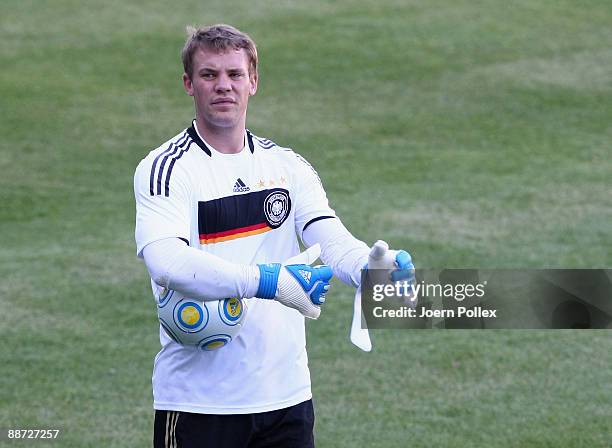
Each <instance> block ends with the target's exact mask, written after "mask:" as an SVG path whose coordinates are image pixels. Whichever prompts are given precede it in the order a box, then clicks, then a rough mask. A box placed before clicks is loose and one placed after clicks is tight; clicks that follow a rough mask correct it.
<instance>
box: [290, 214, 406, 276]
mask: <svg viewBox="0 0 612 448" xmlns="http://www.w3.org/2000/svg"><path fill="white" fill-rule="evenodd" d="M302 240H303V241H304V244H305V245H306V246H311V245H313V244H316V243H318V244H320V245H321V260H323V262H324V263H325V264H328V265H329V266H330V267H331V268H332V271H333V272H334V274H335V275H336V277H338V278H339V279H341V280H342V281H343V282H344V283H346V284H349V285H352V286H354V287H358V286H359V285H360V284H361V270H362V269H376V270H377V271H379V273H380V274H382V275H379V276H377V278H380V279H382V281H384V282H385V283H394V282H397V281H401V280H408V281H410V282H412V281H414V265H413V263H412V257H411V256H410V254H409V253H408V252H407V251H405V250H391V249H389V246H388V244H387V243H385V242H384V241H380V240H379V241H377V242H376V243H374V245H373V246H372V247H371V248H370V247H368V246H367V245H366V244H365V243H364V242H363V241H360V240H358V239H357V238H355V237H354V236H353V235H352V234H351V233H350V232H349V231H348V229H347V228H346V227H344V225H343V224H342V222H340V219H338V218H334V219H324V220H319V221H317V222H315V223H313V224H312V225H310V226H309V227H308V228H306V230H305V231H304V232H303V234H302Z"/></svg>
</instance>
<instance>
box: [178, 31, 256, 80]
mask: <svg viewBox="0 0 612 448" xmlns="http://www.w3.org/2000/svg"><path fill="white" fill-rule="evenodd" d="M187 35H188V37H187V41H186V42H185V46H184V47H183V51H181V59H182V60H183V69H184V70H185V73H186V74H187V76H189V78H191V75H192V71H193V55H194V53H195V52H196V51H197V50H199V49H202V50H215V51H219V52H224V51H227V50H229V49H230V48H231V49H234V50H240V49H244V51H245V52H246V54H247V56H248V58H249V73H250V74H251V75H252V74H256V73H257V48H256V46H255V42H254V41H253V39H251V37H250V36H249V35H248V34H246V33H243V32H242V31H240V30H238V29H237V28H234V27H233V26H231V25H225V24H218V25H211V26H206V27H203V28H195V27H192V26H188V27H187Z"/></svg>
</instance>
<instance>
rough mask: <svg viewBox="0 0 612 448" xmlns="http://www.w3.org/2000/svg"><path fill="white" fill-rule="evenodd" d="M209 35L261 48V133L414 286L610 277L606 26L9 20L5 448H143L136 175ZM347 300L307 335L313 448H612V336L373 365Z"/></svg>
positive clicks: (141, 9) (62, 5)
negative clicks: (459, 280) (220, 28)
mask: <svg viewBox="0 0 612 448" xmlns="http://www.w3.org/2000/svg"><path fill="white" fill-rule="evenodd" d="M216 22H227V23H231V24H234V25H235V26H237V27H239V28H242V29H244V30H246V31H247V32H249V33H250V34H251V35H252V36H253V37H254V39H255V40H256V41H257V43H258V47H259V52H260V59H261V71H260V78H261V81H260V88H259V92H258V95H257V96H256V97H255V98H254V99H253V101H252V103H251V105H250V110H249V113H250V115H249V123H248V126H249V128H250V129H251V130H253V131H254V132H255V133H256V134H258V135H262V136H266V137H268V138H271V139H272V140H275V141H276V142H278V143H279V144H281V145H285V146H291V147H293V148H294V149H295V150H296V151H298V152H300V153H301V154H303V155H304V156H305V157H306V158H308V159H309V160H310V161H311V162H312V163H313V165H315V167H316V168H317V169H318V171H319V174H320V176H321V178H322V180H323V182H324V184H325V186H326V189H327V192H328V196H329V198H330V201H331V203H332V206H333V207H334V208H335V209H336V211H337V212H338V214H339V215H340V216H341V217H342V218H343V221H344V223H345V224H346V225H347V227H348V228H349V229H350V230H351V231H352V232H353V233H354V234H355V235H356V236H358V237H359V238H361V239H363V240H364V241H366V242H368V243H372V242H373V241H375V240H376V239H379V238H384V239H386V240H387V241H389V243H390V244H391V245H392V246H393V247H396V248H406V249H408V250H409V251H410V252H411V254H412V255H413V258H414V260H415V264H416V265H417V266H418V267H434V268H444V267H476V268H492V267H505V268H507V267H522V268H528V267H584V268H588V267H610V266H612V244H611V242H612V224H611V223H612V194H611V193H612V182H611V180H610V179H612V150H611V149H610V144H611V139H612V47H611V45H610V42H612V27H610V23H612V4H610V2H608V1H604V0H601V1H595V0H593V1H584V2H575V1H570V0H556V1H552V0H550V1H548V0H532V1H526V0H521V1H516V2H511V4H510V3H509V2H502V1H492V0H490V1H486V0H480V1H476V0H470V1H468V0H455V1H453V0H432V1H429V2H418V1H416V0H411V1H407V0H404V1H400V0H377V1H374V0H368V1H365V0H364V1H342V2H340V1H317V2H315V1H312V2H297V1H291V0H287V1H281V2H274V1H270V0H256V1H252V2H234V1H210V2H196V1H185V2H180V4H178V3H177V4H172V3H171V2H164V1H161V0H156V1H149V2H138V1H135V0H126V1H115V0H113V1H107V2H101V1H98V2H95V1H83V0H81V1H76V0H54V1H50V0H46V1H45V0H4V1H3V2H2V5H1V6H0V63H1V65H2V69H1V70H0V103H1V105H2V106H1V109H2V119H1V120H0V132H1V135H2V139H1V140H0V148H1V149H0V170H1V173H2V175H1V176H0V238H1V240H0V241H1V245H0V340H1V341H2V342H1V346H2V349H1V350H0V428H15V427H19V428H41V427H44V428H59V429H61V430H62V434H61V440H60V441H58V442H57V443H56V444H55V445H56V446H62V447H145V446H150V444H151V439H152V416H153V411H152V397H151V391H150V377H151V368H152V362H153V357H154V355H155V354H156V352H157V350H158V346H159V341H158V336H157V323H156V316H155V307H154V303H153V301H152V299H151V297H150V290H149V286H148V277H147V275H146V270H145V268H144V265H143V264H142V262H140V261H139V260H138V259H137V258H136V256H135V245H134V241H133V230H134V229H133V227H134V202H133V194H132V175H133V171H134V169H135V167H136V164H137V163H138V161H139V160H140V159H141V158H142V157H143V156H144V155H145V154H146V153H147V152H148V151H149V150H150V149H152V148H154V147H156V146H157V145H159V144H160V143H162V142H163V141H165V140H166V139H168V138H169V137H171V136H173V135H175V134H176V133H177V132H178V131H179V130H181V129H182V128H184V127H185V126H186V124H187V123H188V122H189V120H190V119H191V117H192V116H193V107H192V102H191V99H190V98H189V97H187V96H186V95H185V94H184V93H183V91H182V86H181V82H180V77H181V74H182V70H181V65H180V59H179V51H180V48H181V46H182V43H183V40H184V32H183V30H184V26H185V25H186V24H199V23H203V24H208V23H216ZM351 301H352V291H351V289H350V288H348V287H346V286H344V285H342V284H340V282H338V281H336V282H335V288H334V289H332V293H331V294H330V295H329V300H328V304H326V306H325V310H324V313H323V315H322V317H321V319H319V320H318V321H316V322H310V323H309V324H308V336H309V342H308V346H309V353H310V366H311V372H312V377H313V383H314V387H313V392H314V397H315V403H316V407H317V425H316V436H317V443H318V446H320V447H324V448H326V447H333V448H335V447H385V448H386V447H407V446H411V447H609V446H612V373H611V372H612V369H611V368H610V367H611V366H612V339H611V337H610V333H608V332H606V331H450V330H446V331H445V330H439V331H432V330H421V331H417V330H414V331H401V330H395V331H393V330H386V331H385V330H379V331H376V332H374V334H373V341H374V351H373V352H372V353H370V354H366V353H362V352H360V351H359V350H357V349H356V348H355V347H353V346H352V345H350V343H349V341H348V329H349V325H350V318H351V311H352V305H351V303H352V302H351ZM3 444H4V445H3ZM0 445H2V446H26V445H27V444H24V443H21V444H18V443H16V442H13V443H9V442H7V441H0ZM50 445H51V444H50V443H47V444H44V443H42V442H41V443H40V444H36V446H50ZM27 446H29V445H27Z"/></svg>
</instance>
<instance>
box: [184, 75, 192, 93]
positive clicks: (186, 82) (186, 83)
mask: <svg viewBox="0 0 612 448" xmlns="http://www.w3.org/2000/svg"><path fill="white" fill-rule="evenodd" d="M183 88H184V89H185V93H187V95H189V96H193V83H192V82H191V78H190V77H189V75H187V73H183Z"/></svg>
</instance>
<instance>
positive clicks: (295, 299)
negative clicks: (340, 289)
mask: <svg viewBox="0 0 612 448" xmlns="http://www.w3.org/2000/svg"><path fill="white" fill-rule="evenodd" d="M320 254H321V248H320V246H319V245H318V244H315V245H314V246H312V247H311V248H309V249H308V250H306V251H304V252H302V253H301V254H299V255H297V256H295V257H293V258H290V259H289V260H287V261H285V263H283V264H280V263H269V264H260V265H258V267H259V274H260V276H259V287H258V289H257V294H255V297H259V298H260V299H274V300H277V301H278V302H280V303H282V304H283V305H285V306H288V307H289V308H294V309H296V310H298V311H299V312H300V313H302V314H303V315H304V316H305V317H308V318H310V319H317V318H318V317H319V315H320V314H321V307H320V305H321V304H323V303H324V302H325V293H326V292H327V291H328V290H329V280H330V279H331V278H332V275H333V274H332V270H331V268H330V267H329V266H327V265H320V266H311V264H312V263H313V262H314V261H315V260H316V259H317V258H319V255H320Z"/></svg>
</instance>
